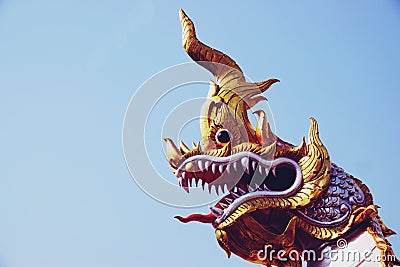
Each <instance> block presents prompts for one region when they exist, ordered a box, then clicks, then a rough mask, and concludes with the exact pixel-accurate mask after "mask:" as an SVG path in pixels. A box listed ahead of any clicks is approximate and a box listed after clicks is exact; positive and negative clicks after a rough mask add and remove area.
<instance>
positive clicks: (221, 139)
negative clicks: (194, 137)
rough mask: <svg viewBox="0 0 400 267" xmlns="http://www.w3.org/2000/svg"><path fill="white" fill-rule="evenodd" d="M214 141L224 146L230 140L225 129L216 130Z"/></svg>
mask: <svg viewBox="0 0 400 267" xmlns="http://www.w3.org/2000/svg"><path fill="white" fill-rule="evenodd" d="M215 140H216V141H217V142H218V143H219V144H226V143H228V142H229V141H230V140H231V136H230V134H229V132H228V130H226V129H220V130H218V132H217V134H216V135H215Z"/></svg>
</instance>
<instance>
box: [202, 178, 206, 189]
mask: <svg viewBox="0 0 400 267" xmlns="http://www.w3.org/2000/svg"><path fill="white" fill-rule="evenodd" d="M205 184H206V181H204V180H202V181H201V187H202V188H203V191H204V185H205Z"/></svg>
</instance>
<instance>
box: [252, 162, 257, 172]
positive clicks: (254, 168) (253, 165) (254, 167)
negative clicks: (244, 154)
mask: <svg viewBox="0 0 400 267" xmlns="http://www.w3.org/2000/svg"><path fill="white" fill-rule="evenodd" d="M251 166H252V167H253V171H255V170H256V168H257V162H255V161H253V162H252V163H251Z"/></svg>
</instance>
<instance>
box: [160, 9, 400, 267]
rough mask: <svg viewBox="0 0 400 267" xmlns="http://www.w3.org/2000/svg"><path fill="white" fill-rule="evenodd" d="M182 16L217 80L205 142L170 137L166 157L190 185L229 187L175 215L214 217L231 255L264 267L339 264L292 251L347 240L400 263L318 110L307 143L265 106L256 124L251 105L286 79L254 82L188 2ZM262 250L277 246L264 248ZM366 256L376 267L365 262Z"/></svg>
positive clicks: (188, 37) (190, 49)
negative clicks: (203, 209) (283, 128)
mask: <svg viewBox="0 0 400 267" xmlns="http://www.w3.org/2000/svg"><path fill="white" fill-rule="evenodd" d="M180 20H181V24H182V40H183V47H184V49H185V51H186V52H187V54H188V55H189V56H190V57H191V58H192V59H193V60H194V61H196V62H197V63H198V64H200V65H201V66H202V67H204V68H205V69H207V70H208V71H210V72H211V73H212V74H213V76H214V77H215V81H213V82H211V87H210V90H209V93H208V101H207V102H206V103H205V105H204V106H203V109H202V111H201V114H202V116H203V118H202V121H201V125H200V126H201V134H202V139H203V140H202V141H203V145H204V146H203V148H201V145H200V143H198V144H197V145H194V147H193V149H190V148H188V147H187V146H186V145H185V144H184V143H183V142H182V141H181V143H180V147H179V148H178V147H177V146H176V145H175V144H174V143H173V141H172V140H171V139H168V138H166V139H165V140H166V143H167V144H166V153H167V158H168V160H169V163H170V165H171V166H172V168H173V169H174V173H175V175H176V176H177V178H178V179H179V185H180V186H182V187H183V189H185V190H186V191H187V192H188V193H189V188H190V186H191V185H192V182H193V184H194V183H195V184H196V185H197V184H198V183H199V182H200V183H201V185H202V186H203V189H204V186H205V185H206V184H208V189H209V190H210V191H211V188H215V190H216V192H217V194H218V193H219V192H224V191H225V188H227V193H226V195H225V196H224V197H223V198H222V199H221V200H220V201H219V202H218V203H217V204H216V205H215V206H213V207H210V209H211V213H210V214H206V215H205V214H193V215H190V216H188V217H186V218H183V217H180V216H177V218H178V219H179V220H180V221H182V222H189V221H198V222H202V223H210V224H211V225H212V226H213V227H214V228H215V234H216V238H217V241H218V243H219V245H220V246H221V247H222V248H223V249H224V250H225V251H226V253H227V255H228V257H229V256H230V255H231V253H234V254H236V255H238V256H240V257H242V258H243V259H245V260H247V261H250V262H254V263H260V264H264V265H266V266H271V265H277V266H301V265H302V261H303V260H306V261H308V266H331V265H333V264H334V263H333V262H332V260H331V259H328V258H327V257H325V258H323V259H322V258H320V259H304V258H303V259H302V258H296V259H293V258H288V257H285V256H288V255H289V254H290V253H292V252H293V251H295V252H298V253H301V252H303V251H306V250H313V251H317V252H319V253H322V252H323V251H326V249H327V248H329V250H330V251H334V250H337V249H338V245H337V244H336V242H337V240H340V239H341V238H345V239H346V240H347V241H348V242H349V244H351V243H352V242H353V243H354V244H355V245H356V247H357V246H363V247H365V248H368V251H369V252H370V253H371V255H372V254H377V253H378V254H379V255H380V256H381V257H380V262H378V264H379V266H393V265H398V264H399V263H400V262H399V261H398V260H397V258H396V257H395V256H394V252H393V250H392V247H391V245H390V243H389V242H388V240H387V239H386V237H388V236H390V235H393V234H394V232H393V231H392V230H390V229H389V228H388V227H386V226H385V224H384V223H383V222H382V220H381V218H380V217H379V215H378V210H377V209H378V206H376V205H375V204H374V203H373V199H372V195H371V193H370V191H369V189H368V188H367V186H366V185H364V184H363V183H362V182H361V181H360V180H359V179H357V178H355V177H353V176H352V175H350V174H348V173H346V172H345V171H344V170H343V169H342V168H340V167H339V166H337V165H335V164H334V163H332V162H331V160H330V157H329V154H328V151H327V149H326V148H325V146H324V145H323V143H322V141H321V139H320V137H319V132H318V124H317V121H316V120H315V119H314V118H311V126H310V131H309V133H308V139H309V141H308V144H306V141H305V139H304V138H303V141H302V143H301V145H300V146H294V145H292V144H290V143H288V142H286V141H284V140H282V139H280V138H279V137H277V136H276V135H275V134H274V133H273V132H272V131H271V127H270V125H269V123H268V122H267V118H266V114H265V112H264V111H262V110H257V111H255V112H254V113H255V114H256V115H257V116H258V123H257V125H256V127H255V129H254V128H253V126H252V124H251V123H250V121H249V119H248V111H249V110H251V109H252V108H253V107H254V106H255V105H256V104H257V103H258V102H260V101H264V100H265V97H264V96H262V93H263V92H265V91H266V90H267V89H268V88H270V86H271V85H273V84H274V83H276V82H278V80H277V79H268V80H266V81H262V82H256V83H250V82H247V81H246V79H245V77H244V75H243V73H242V70H241V69H240V67H239V66H238V65H237V64H236V63H235V61H233V60H232V59H231V58H230V57H229V56H227V55H225V54H223V53H222V52H220V51H218V50H215V49H213V48H211V47H209V46H207V45H205V44H204V43H202V42H200V41H199V40H198V39H197V37H196V33H195V28H194V25H193V22H192V21H191V20H190V19H189V18H188V17H187V15H186V14H185V13H184V12H183V11H182V10H181V11H180ZM361 243H362V244H361ZM264 248H266V249H269V251H270V253H269V252H266V250H265V252H260V251H262V250H263V249H264ZM267 254H268V255H267ZM300 255H301V254H300ZM364 261H365V259H364ZM364 263H365V264H366V265H368V264H369V265H368V266H375V265H371V263H370V262H361V263H357V264H358V265H357V266H360V265H363V264H364ZM341 266H342V265H341Z"/></svg>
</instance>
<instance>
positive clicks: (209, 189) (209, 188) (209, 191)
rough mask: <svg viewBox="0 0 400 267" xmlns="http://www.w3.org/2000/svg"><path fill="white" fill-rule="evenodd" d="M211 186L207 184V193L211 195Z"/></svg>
mask: <svg viewBox="0 0 400 267" xmlns="http://www.w3.org/2000/svg"><path fill="white" fill-rule="evenodd" d="M211 189H212V185H211V184H208V193H209V194H211Z"/></svg>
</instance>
